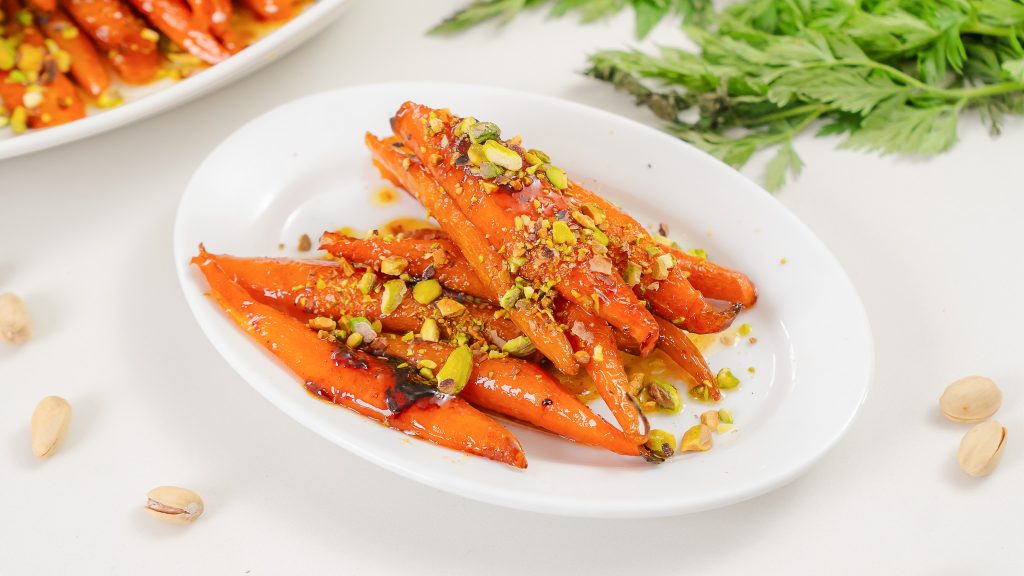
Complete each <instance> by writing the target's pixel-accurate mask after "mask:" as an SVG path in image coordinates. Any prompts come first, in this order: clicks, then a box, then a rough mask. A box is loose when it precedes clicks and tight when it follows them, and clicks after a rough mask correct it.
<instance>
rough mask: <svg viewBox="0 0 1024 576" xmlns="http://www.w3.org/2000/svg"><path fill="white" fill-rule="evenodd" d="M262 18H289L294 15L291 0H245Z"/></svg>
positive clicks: (247, 5) (244, 2)
mask: <svg viewBox="0 0 1024 576" xmlns="http://www.w3.org/2000/svg"><path fill="white" fill-rule="evenodd" d="M243 4H245V5H246V7H248V8H249V9H250V10H252V11H253V12H254V13H256V15H257V16H258V17H259V18H260V19H261V20H287V19H288V18H291V17H292V3H291V0H243Z"/></svg>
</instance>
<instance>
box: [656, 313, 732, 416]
mask: <svg viewBox="0 0 1024 576" xmlns="http://www.w3.org/2000/svg"><path fill="white" fill-rule="evenodd" d="M658 324H660V325H661V336H660V337H659V340H658V349H660V350H661V351H662V352H664V353H665V354H668V356H669V358H671V359H672V360H673V361H675V363H676V364H678V365H679V367H680V368H682V369H683V370H685V371H686V373H687V374H689V375H691V376H693V382H692V383H690V391H691V393H692V392H694V389H695V388H698V387H703V389H704V390H707V399H709V400H719V399H721V397H722V393H721V391H720V390H719V389H718V384H716V383H715V377H714V376H713V375H712V374H711V368H709V367H708V364H707V361H705V360H704V355H703V354H701V353H700V349H698V348H697V346H696V345H694V343H693V341H692V340H690V338H689V337H688V336H687V335H686V334H685V333H683V331H682V330H680V329H679V328H678V327H677V326H676V325H674V324H672V323H671V322H669V321H668V320H665V319H664V318H658ZM698 395H703V394H698Z"/></svg>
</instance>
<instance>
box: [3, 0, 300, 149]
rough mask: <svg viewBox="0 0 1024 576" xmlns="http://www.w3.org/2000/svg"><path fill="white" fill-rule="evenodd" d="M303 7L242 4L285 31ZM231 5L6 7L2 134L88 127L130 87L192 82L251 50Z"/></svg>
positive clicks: (16, 1)
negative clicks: (78, 124) (122, 86)
mask: <svg viewBox="0 0 1024 576" xmlns="http://www.w3.org/2000/svg"><path fill="white" fill-rule="evenodd" d="M294 1H295V0H242V6H243V9H244V10H245V11H247V12H251V13H252V14H254V15H255V17H256V18H257V19H258V20H264V21H284V20H287V19H289V18H291V16H292V14H293V13H294V11H295V10H296V6H294V5H293V2H294ZM234 11H235V10H234V7H233V6H232V3H231V0H187V2H186V0H27V1H23V0H0V127H3V126H5V125H10V126H11V128H12V130H13V131H14V132H15V133H20V132H24V131H25V130H26V129H28V128H46V127H50V126H56V125H59V124H64V123H67V122H71V121H73V120H77V119H79V118H82V117H83V116H85V114H86V105H87V104H88V103H92V104H94V105H96V106H99V107H110V106H114V105H116V104H118V103H119V102H120V97H119V96H118V95H117V93H116V91H114V90H112V89H111V71H113V73H114V74H115V75H116V76H117V77H118V78H120V80H121V81H122V82H124V83H126V84H147V83H150V82H152V81H154V80H156V79H158V78H162V77H167V76H172V77H180V76H182V75H187V74H188V73H190V72H191V71H192V70H195V69H197V68H201V67H203V66H205V65H212V64H217V63H218V62H222V61H224V60H226V59H227V58H229V57H230V56H231V55H232V54H234V53H235V52H238V51H239V50H241V49H242V48H244V47H245V46H246V45H247V44H248V43H249V42H250V41H251V38H249V37H248V36H249V35H248V34H247V33H242V34H240V33H238V30H237V29H236V27H237V24H238V21H239V19H238V18H235V17H233V16H234V14H233V13H234Z"/></svg>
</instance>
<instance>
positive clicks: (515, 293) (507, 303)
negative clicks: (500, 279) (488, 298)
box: [498, 286, 523, 310]
mask: <svg viewBox="0 0 1024 576" xmlns="http://www.w3.org/2000/svg"><path fill="white" fill-rule="evenodd" d="M522 295H523V292H522V290H520V289H519V288H517V287H515V286H513V287H511V288H509V289H508V290H507V291H506V292H505V293H504V294H502V295H501V298H499V299H498V304H500V305H501V307H502V308H504V309H505V310H511V309H512V307H513V306H515V304H516V302H518V301H519V297H520V296H522Z"/></svg>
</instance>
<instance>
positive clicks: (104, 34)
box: [61, 0, 160, 84]
mask: <svg viewBox="0 0 1024 576" xmlns="http://www.w3.org/2000/svg"><path fill="white" fill-rule="evenodd" d="M61 5H62V6H63V7H64V8H65V9H66V10H67V12H68V14H69V15H70V16H71V18H72V19H73V20H74V21H75V23H77V24H78V26H79V27H80V28H81V29H82V30H83V31H84V32H85V33H86V34H87V35H88V36H89V37H90V38H91V39H92V41H93V42H95V43H96V46H97V47H98V48H99V49H100V52H101V53H103V54H105V55H106V56H107V59H108V60H109V61H110V63H111V64H112V65H113V66H114V70H116V71H117V74H118V76H120V77H121V79H122V80H124V81H125V82H127V83H129V84H146V83H148V82H151V81H152V80H153V78H154V77H155V76H156V73H157V70H158V69H159V68H160V52H159V50H157V45H156V43H157V40H158V39H159V37H158V36H157V34H156V33H155V31H153V30H149V28H147V27H146V24H145V22H143V21H142V20H141V19H139V18H138V17H137V16H135V12H134V11H133V10H132V9H131V7H130V6H128V5H127V4H125V3H124V2H122V1H121V0H61Z"/></svg>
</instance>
